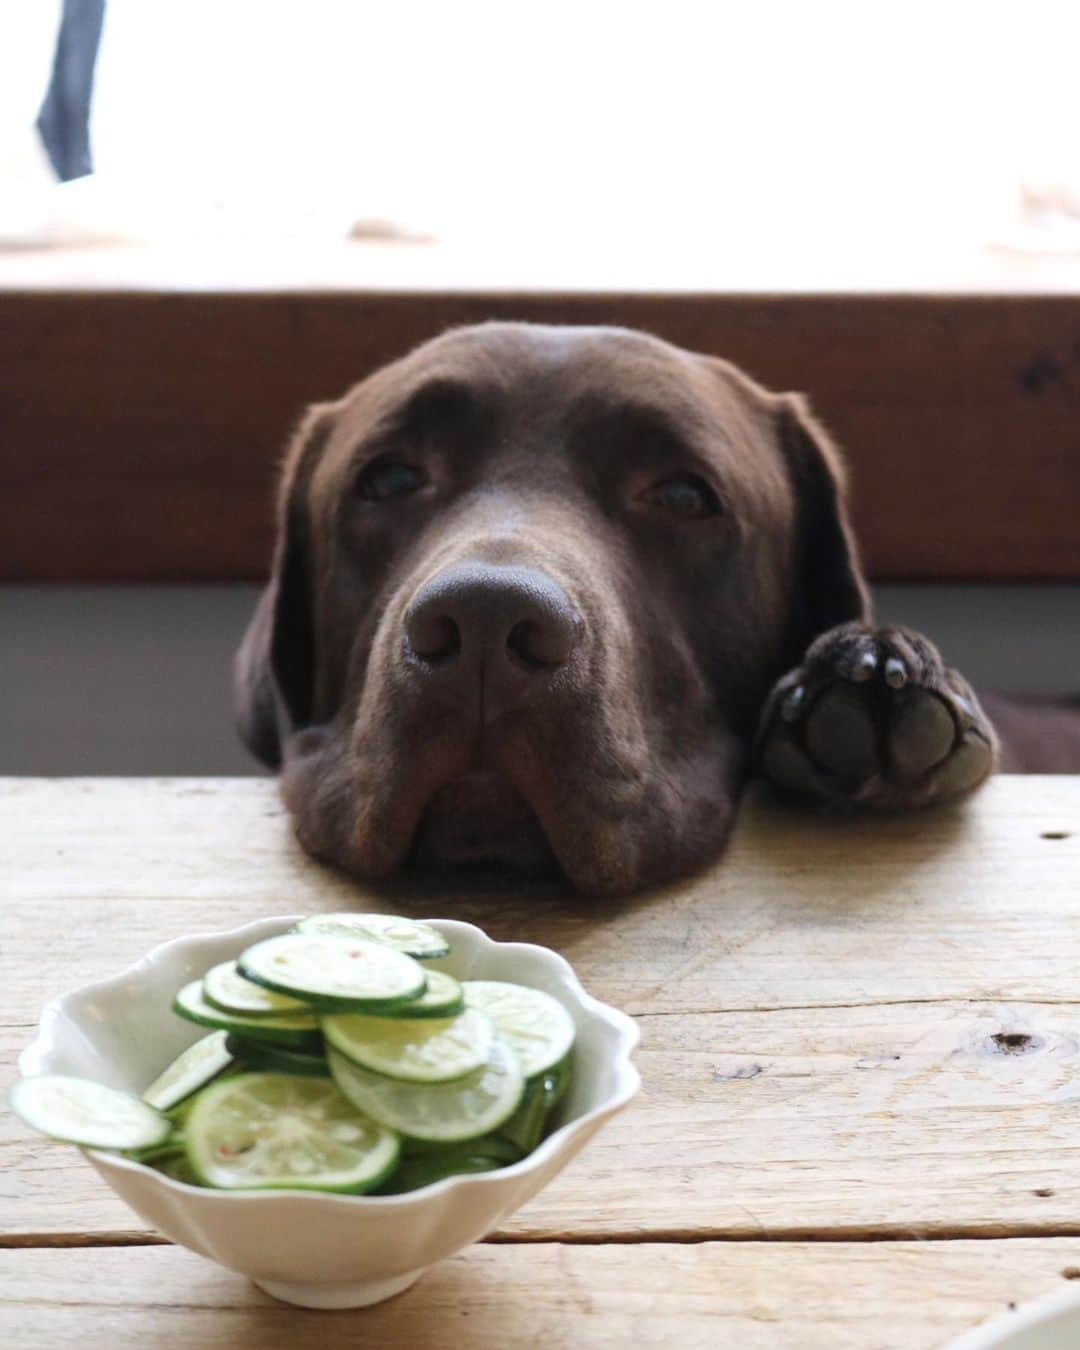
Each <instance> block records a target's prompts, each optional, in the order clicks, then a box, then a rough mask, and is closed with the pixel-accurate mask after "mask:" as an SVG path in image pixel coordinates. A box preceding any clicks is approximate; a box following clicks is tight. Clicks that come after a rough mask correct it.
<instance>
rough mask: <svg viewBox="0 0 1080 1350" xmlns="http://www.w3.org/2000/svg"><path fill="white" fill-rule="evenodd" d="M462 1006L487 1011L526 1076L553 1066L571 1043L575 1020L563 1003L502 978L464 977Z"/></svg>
mask: <svg viewBox="0 0 1080 1350" xmlns="http://www.w3.org/2000/svg"><path fill="white" fill-rule="evenodd" d="M464 989H465V1006H466V1007H467V1008H478V1009H479V1010H480V1011H481V1012H485V1013H487V1015H488V1016H489V1017H490V1018H491V1020H492V1021H493V1022H494V1023H495V1029H496V1030H497V1031H498V1033H499V1035H500V1036H501V1037H502V1038H503V1040H505V1041H507V1042H509V1044H510V1045H511V1047H512V1048H513V1050H514V1052H515V1054H516V1055H517V1057H518V1059H519V1060H520V1061H521V1068H522V1072H523V1073H524V1074H525V1077H526V1078H535V1077H536V1075H537V1074H538V1073H543V1072H544V1071H545V1070H546V1069H550V1068H553V1067H554V1066H555V1065H556V1064H558V1062H559V1060H560V1059H564V1058H565V1057H566V1055H567V1054H568V1053H569V1051H570V1047H571V1046H572V1045H573V1043H574V1021H573V1018H572V1017H571V1016H570V1014H569V1013H568V1012H567V1011H566V1009H565V1008H564V1007H563V1005H562V1004H561V1003H560V1002H559V1001H558V1000H557V999H554V998H552V997H551V995H550V994H545V993H544V992H543V991H542V990H540V989H529V988H527V987H526V986H525V985H523V984H505V983H504V982H503V981H502V980H466V981H465V984H464Z"/></svg>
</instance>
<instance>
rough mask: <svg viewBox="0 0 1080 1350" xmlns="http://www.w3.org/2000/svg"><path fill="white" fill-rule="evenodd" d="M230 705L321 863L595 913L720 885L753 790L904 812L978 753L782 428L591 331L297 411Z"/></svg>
mask: <svg viewBox="0 0 1080 1350" xmlns="http://www.w3.org/2000/svg"><path fill="white" fill-rule="evenodd" d="M236 708H237V717H238V722H239V727H240V731H241V734H242V735H243V737H244V739H245V741H246V742H247V744H248V746H249V747H250V748H251V749H252V750H253V751H254V752H255V754H256V755H258V756H259V757H260V758H261V759H262V760H263V761H264V762H265V763H267V764H268V765H272V766H280V768H281V771H282V785H283V794H284V798H285V801H286V803H287V805H288V807H289V809H290V811H291V812H292V814H293V817H294V819H295V823H296V829H297V832H298V835H299V838H300V840H301V842H302V843H303V845H304V847H305V848H307V849H308V850H309V851H310V852H311V853H312V854H314V855H315V856H317V857H319V858H323V859H326V860H328V861H330V862H333V863H336V864H338V865H340V866H342V867H344V868H346V869H348V870H349V871H352V872H354V873H357V874H359V875H361V876H365V877H371V878H377V877H382V876H385V875H386V874H388V873H390V872H393V871H394V870H395V869H397V868H399V867H401V866H402V864H404V863H406V862H407V861H418V862H421V863H428V864H437V865H441V866H445V865H450V864H461V863H471V862H477V861H491V862H497V863H505V864H510V865H512V866H514V867H516V868H521V869H524V870H526V871H529V872H539V871H545V870H559V871H561V872H562V873H563V874H564V875H565V877H566V878H567V879H568V880H569V881H570V883H571V884H572V885H573V886H574V887H576V888H577V889H578V890H579V891H582V892H584V893H588V894H592V895H613V894H623V893H626V892H631V891H634V890H637V889H638V888H640V887H644V886H647V885H650V884H653V883H656V882H659V881H662V880H666V879H668V878H671V877H674V876H677V875H679V874H680V873H684V872H687V871H689V870H691V869H693V868H696V867H698V866H700V865H701V864H702V863H704V862H706V861H707V860H708V859H710V858H711V857H713V856H714V855H715V854H716V853H717V851H718V850H719V848H720V846H721V844H722V843H723V841H724V838H725V836H726V834H727V832H728V829H729V827H730V825H731V822H732V818H733V814H734V811H735V807H736V803H737V800H738V796H739V791H740V787H741V785H742V783H743V782H744V780H745V778H746V776H747V774H748V772H749V771H750V768H751V766H752V765H753V764H756V765H757V766H758V768H759V769H760V771H761V772H762V773H764V774H765V775H766V776H767V777H769V778H770V779H772V780H773V782H774V783H775V784H777V785H779V786H780V787H781V788H783V789H785V790H786V791H788V792H793V793H796V794H799V795H801V796H804V797H807V798H812V799H815V800H818V801H823V802H830V803H851V804H857V805H859V806H863V807H889V808H904V807H917V806H922V805H924V804H926V803H930V802H936V801H941V800H944V799H946V798H950V797H956V796H958V795H960V794H962V793H967V792H970V791H971V790H972V789H973V788H975V787H976V786H977V785H978V784H979V783H981V782H982V781H983V779H985V778H986V776H987V775H988V774H989V773H990V772H991V771H992V770H993V768H994V766H995V763H996V761H997V759H998V756H999V747H998V742H997V737H996V735H995V732H994V729H993V727H992V726H991V723H990V721H989V720H988V718H987V716H986V714H985V713H984V712H983V710H982V708H981V706H980V704H979V701H978V699H977V698H976V697H975V695H974V693H973V692H972V690H971V688H970V687H969V686H968V684H967V682H966V681H965V680H964V679H963V677H962V676H961V675H959V674H958V673H957V672H956V671H954V670H950V669H948V668H947V667H946V666H945V665H944V664H943V662H942V660H941V657H940V656H939V655H938V652H937V650H936V649H935V648H934V646H933V645H932V644H931V643H930V642H928V641H927V640H926V638H924V637H921V636H920V635H918V634H917V633H913V632H910V631H907V630H904V629H899V628H875V627H873V626H872V624H871V622H870V617H869V604H868V598H867V590H866V585H865V583H864V580H863V577H862V574H861V571H860V568H859V561H858V554H857V550H856V546H855V542H854V540H853V538H852V533H851V528H850V524H849V521H848V516H847V510H846V507H845V500H844V481H843V473H842V469H841V465H840V462H839V459H838V457H837V453H836V451H835V449H834V448H833V446H832V445H831V444H830V442H829V439H828V437H827V435H826V434H825V432H824V431H823V430H822V427H821V426H820V425H819V424H818V423H817V422H816V421H815V420H814V418H813V417H812V416H811V414H810V413H809V411H808V410H807V406H806V404H805V403H804V401H803V400H802V398H800V397H799V396H797V395H790V394H781V395H776V394H771V393H769V392H767V391H766V390H764V389H762V388H761V387H760V386H759V385H757V384H755V383H754V382H753V381H752V380H751V379H749V378H748V377H747V376H745V375H744V374H742V373H741V372H740V371H739V370H737V369H736V368H735V367H734V366H731V365H729V364H727V363H726V362H724V361H720V360H716V359H714V358H712V357H706V356H699V355H694V354H692V353H690V352H686V351H682V350H680V349H678V348H676V347H673V346H670V345H669V344H667V343H665V342H662V341H659V340H657V339H655V338H652V337H648V336H646V335H644V334H641V333H634V332H628V331H623V330H619V329H609V328H549V327H539V326H531V325H526V324H487V325H483V326H480V327H475V328H467V329H462V330H459V331H455V332H451V333H448V334H446V335H444V336H442V337H440V338H438V339H436V340H435V341H433V342H430V343H428V344H426V345H425V346H423V347H421V348H420V349H419V350H417V351H415V352H413V353H412V354H411V355H410V356H408V357H406V358H405V359H404V360H401V361H398V362H396V363H395V364H393V365H391V366H388V367H386V368H385V369H383V370H380V371H378V372H377V373H376V374H374V375H372V376H371V377H370V378H369V379H366V380H364V381H363V382H362V383H361V384H359V385H357V386H356V387H355V388H354V389H352V390H351V391H350V392H349V393H348V394H346V395H345V397H344V398H343V399H341V400H340V401H339V402H336V403H327V404H322V405H318V406H316V407H314V408H312V409H311V410H310V412H309V413H308V415H307V417H306V418H305V420H304V422H303V424H302V426H301V427H300V430H299V432H298V433H297V435H296V437H295V439H294V441H293V444H292V448H291V450H290V451H289V454H288V458H287V461H286V465H285V474H284V481H283V484H282V489H281V496H280V510H279V536H278V545H277V552H276V557H275V561H274V567H273V577H272V580H271V582H270V585H269V586H268V587H267V589H266V592H265V594H264V595H263V597H262V599H261V601H260V603H259V606H258V609H257V611H256V613H255V616H254V619H253V620H252V623H251V626H250V628H249V630H248V633H247V636H246V638H245V640H244V643H243V646H242V648H241V650H240V653H239V655H238V658H237V667H236ZM1078 744H1080V737H1078Z"/></svg>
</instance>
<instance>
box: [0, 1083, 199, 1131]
mask: <svg viewBox="0 0 1080 1350" xmlns="http://www.w3.org/2000/svg"><path fill="white" fill-rule="evenodd" d="M8 1101H9V1102H10V1104H11V1109H12V1110H13V1111H14V1112H15V1114H16V1115H17V1116H20V1117H21V1118H22V1119H23V1120H24V1121H26V1123H27V1125H30V1126H31V1127H32V1128H33V1129H35V1130H38V1131H39V1132H40V1133H41V1134H47V1135H48V1136H49V1137H50V1138H51V1139H60V1140H62V1141H63V1142H64V1143H66V1144H80V1145H82V1146H83V1147H85V1148H115V1149H131V1148H151V1147H153V1146H154V1145H155V1144H161V1143H164V1141H165V1140H166V1139H167V1138H168V1137H169V1134H170V1133H171V1131H172V1124H171V1123H170V1122H169V1121H168V1120H166V1118H165V1117H164V1116H163V1115H162V1114H161V1112H160V1111H156V1110H155V1109H154V1107H152V1106H150V1105H148V1104H147V1103H146V1102H144V1101H142V1100H141V1099H140V1098H138V1097H136V1096H134V1094H133V1093H130V1092H121V1091H119V1089H117V1088H111V1087H106V1086H105V1085H104V1083H94V1082H92V1081H91V1080H90V1079H89V1078H72V1077H70V1076H69V1075H67V1074H59V1073H56V1074H45V1075H43V1076H42V1077H41V1078H20V1079H19V1081H18V1082H17V1083H16V1084H15V1086H14V1087H13V1088H12V1089H11V1093H10V1095H9V1097H8Z"/></svg>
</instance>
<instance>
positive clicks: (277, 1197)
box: [17, 914, 641, 1210]
mask: <svg viewBox="0 0 1080 1350" xmlns="http://www.w3.org/2000/svg"><path fill="white" fill-rule="evenodd" d="M303 917H305V916H304V915H303V914H282V915H268V916H267V917H266V918H263V919H253V920H251V921H250V922H248V923H245V924H241V925H239V927H236V928H228V929H215V930H211V931H206V932H199V933H186V934H184V935H183V936H182V937H177V938H169V939H168V940H167V941H165V942H159V943H158V944H157V945H156V946H154V947H151V948H150V950H149V951H148V952H146V954H145V955H144V956H142V957H140V958H139V959H138V960H137V961H135V962H133V963H132V964H131V965H130V966H127V967H126V968H125V969H124V970H122V971H120V972H119V973H118V974H116V975H110V976H107V977H106V978H105V979H103V980H94V981H92V982H91V983H89V984H84V985H80V986H79V987H78V988H77V989H72V990H69V991H68V992H67V993H66V994H60V995H58V996H57V997H55V998H52V999H50V1000H49V1001H48V1002H47V1003H46V1004H44V1006H43V1007H42V1010H41V1016H40V1018H39V1020H38V1027H37V1032H36V1034H35V1036H34V1039H33V1040H32V1041H31V1042H30V1044H29V1045H28V1046H27V1047H26V1048H25V1049H24V1050H23V1051H22V1052H21V1054H20V1055H19V1058H18V1061H17V1062H18V1067H19V1072H20V1075H21V1076H22V1077H26V1078H29V1077H35V1076H37V1075H36V1074H35V1073H27V1072H26V1071H25V1068H24V1066H25V1064H27V1063H29V1062H32V1061H33V1060H35V1059H38V1060H40V1059H41V1058H42V1057H43V1056H45V1055H47V1054H48V1051H49V1045H50V1042H52V1043H55V1042H56V1040H57V1038H56V1037H55V1035H53V1029H54V1027H55V1026H56V1024H58V1023H59V1022H60V1021H61V1020H62V1019H64V1018H67V1019H68V1020H70V1021H72V1022H75V1021H76V1020H77V1019H76V1018H74V1017H71V1015H70V1013H69V1012H68V1009H67V1007H66V1005H67V1004H68V1002H69V1001H70V1000H73V999H76V998H79V997H83V996H86V995H90V994H94V993H98V992H103V991H107V990H112V989H119V988H122V987H123V986H124V985H125V984H126V983H127V982H128V981H130V980H131V979H133V978H134V977H136V976H138V975H140V974H142V973H143V972H145V971H149V970H151V969H152V968H153V967H154V966H155V965H156V964H157V962H158V961H160V960H161V959H162V958H164V957H165V956H166V954H168V953H170V952H173V951H177V950H180V949H182V948H184V947H189V946H191V947H193V946H196V945H197V944H199V943H205V942H219V943H222V942H231V941H233V940H236V941H239V940H241V939H242V938H243V937H244V935H245V934H247V933H253V932H255V931H256V930H260V929H265V928H267V927H269V926H271V925H273V926H279V927H280V928H281V929H282V930H284V929H285V928H286V927H287V926H291V925H292V924H294V923H296V922H297V921H298V920H299V919H301V918H303ZM418 922H422V923H427V924H430V925H431V926H432V927H433V928H436V929H438V930H439V931H440V932H443V933H445V935H446V936H447V937H451V938H452V935H453V933H454V932H458V933H462V934H464V933H469V934H470V935H471V936H472V937H473V940H474V941H477V940H478V942H479V945H480V948H481V950H483V949H485V948H498V949H499V950H501V951H511V952H523V953H528V954H530V955H533V956H534V957H536V958H538V959H540V960H541V961H545V962H548V963H550V964H551V965H552V966H553V967H554V969H555V970H556V971H557V972H558V974H559V975H560V976H561V977H562V979H563V981H564V982H565V984H566V985H567V986H568V987H569V989H570V991H571V993H572V994H573V995H574V997H575V999H576V1000H577V1002H578V1004H579V1005H580V1007H581V1009H582V1010H583V1011H584V1012H586V1013H588V1014H590V1015H591V1016H593V1017H596V1018H598V1019H599V1020H600V1021H602V1022H605V1023H606V1024H607V1025H608V1026H610V1027H613V1028H614V1029H615V1030H616V1031H617V1032H618V1033H619V1042H618V1046H617V1049H616V1052H615V1054H614V1056H613V1068H614V1070H615V1087H614V1089H613V1090H612V1092H611V1093H610V1094H609V1096H608V1097H607V1098H606V1099H605V1100H604V1101H602V1102H600V1103H598V1104H597V1105H596V1106H593V1107H591V1108H590V1109H589V1110H588V1111H585V1112H583V1113H582V1114H581V1115H578V1116H575V1117H574V1118H573V1119H572V1120H568V1121H566V1122H565V1123H564V1124H562V1125H560V1126H559V1127H558V1129H556V1130H553V1131H552V1133H551V1134H549V1135H548V1136H547V1138H546V1139H544V1140H542V1141H541V1143H540V1144H538V1145H537V1147H536V1148H535V1149H533V1151H532V1152H531V1153H529V1154H527V1155H526V1156H525V1157H524V1158H522V1159H521V1160H520V1161H518V1162H516V1163H510V1164H508V1165H507V1166H505V1167H499V1168H495V1169H494V1170H492V1171H490V1172H478V1173H464V1174H460V1175H458V1176H450V1177H443V1178H442V1179H441V1180H440V1181H435V1182H431V1183H430V1184H429V1185H427V1186H421V1187H420V1188H418V1189H417V1190H415V1191H406V1192H405V1193H404V1194H402V1195H362V1194H361V1195H342V1194H339V1193H335V1192H332V1191H305V1190H290V1189H288V1188H287V1187H281V1188H280V1189H266V1190H250V1191H227V1190H214V1189H211V1190H210V1191H209V1194H212V1195H213V1196H214V1198H215V1199H220V1200H223V1201H229V1202H232V1203H235V1204H242V1205H258V1204H271V1203H273V1204H280V1202H281V1201H282V1200H284V1199H286V1198H288V1199H289V1200H291V1201H293V1202H295V1203H296V1204H297V1205H301V1206H304V1207H305V1208H310V1207H323V1206H333V1207H340V1208H345V1209H352V1208H355V1207H356V1206H357V1202H358V1201H359V1202H362V1203H363V1208H364V1209H365V1210H369V1209H373V1208H376V1207H377V1208H380V1209H385V1210H402V1209H410V1208H415V1207H417V1206H420V1205H423V1204H425V1203H427V1202H428V1201H430V1200H434V1199H435V1198H436V1197H437V1196H442V1195H445V1194H446V1193H448V1192H451V1191H461V1192H468V1191H482V1190H484V1189H485V1188H487V1187H491V1188H492V1189H494V1188H495V1187H496V1186H499V1185H500V1184H501V1183H502V1182H503V1181H504V1180H505V1179H508V1178H511V1177H518V1176H524V1175H527V1174H528V1173H529V1172H532V1171H537V1170H539V1169H540V1168H541V1167H542V1166H543V1165H544V1163H546V1162H547V1161H548V1160H549V1159H553V1158H555V1157H556V1156H557V1155H558V1154H559V1153H560V1152H561V1151H562V1149H563V1148H564V1147H565V1145H566V1144H568V1143H569V1142H570V1141H571V1140H572V1139H573V1138H574V1136H575V1135H576V1134H578V1133H579V1132H580V1131H582V1130H584V1129H586V1128H587V1127H588V1126H589V1125H590V1124H592V1123H593V1122H596V1123H600V1122H602V1121H604V1120H606V1119H607V1118H608V1117H609V1116H612V1115H614V1114H615V1113H616V1112H618V1111H620V1110H621V1109H622V1108H623V1107H624V1106H626V1105H627V1104H628V1103H629V1102H630V1101H631V1100H632V1099H633V1097H634V1096H635V1095H636V1094H637V1092H638V1090H639V1089H640V1087H641V1075H640V1074H639V1073H638V1071H637V1069H636V1068H635V1067H634V1064H633V1063H632V1062H631V1059H630V1056H631V1055H632V1054H633V1052H634V1050H635V1049H636V1047H637V1045H638V1042H639V1041H640V1039H641V1033H640V1031H639V1029H638V1026H637V1023H636V1022H635V1021H634V1019H633V1018H632V1017H630V1016H629V1014H627V1013H624V1012H622V1011H621V1010H620V1009H618V1008H613V1007H612V1006H611V1005H610V1004H607V1003H603V1002H601V1001H600V999H597V998H594V997H593V996H592V995H591V994H590V993H588V992H587V990H586V989H585V988H584V986H583V985H582V983H581V981H580V980H579V979H578V977H577V974H576V973H575V971H574V968H573V966H572V965H571V964H570V962H569V961H567V959H566V958H565V957H564V956H562V955H561V954H560V953H559V952H556V951H553V950H552V949H551V948H550V947H543V946H541V945H539V944H538V943H534V942H497V941H496V940H495V939H494V938H490V937H488V935H487V934H486V933H485V932H484V930H483V929H482V928H480V927H478V925H476V924H473V923H467V922H466V921H465V920H463V919H440V918H434V919H427V918H425V919H422V920H418ZM448 929H449V930H451V931H449V932H447V931H446V930H448ZM79 1151H80V1152H81V1153H84V1154H87V1155H90V1156H92V1157H93V1158H94V1160H95V1161H96V1162H100V1163H101V1164H103V1165H104V1166H105V1167H107V1168H112V1167H115V1168H117V1169H118V1170H120V1171H127V1172H134V1173H135V1174H137V1175H138V1176H140V1177H142V1178H145V1179H146V1180H148V1181H150V1182H151V1184H154V1185H157V1186H160V1187H162V1188H163V1189H165V1190H166V1191H173V1192H174V1193H176V1194H177V1195H180V1196H188V1195H193V1196H194V1195H198V1196H206V1195H207V1194H208V1191H207V1188H206V1187H204V1186H190V1185H188V1184H187V1183H186V1182H183V1181H175V1180H174V1179H173V1178H172V1177H168V1176H166V1175H165V1174H164V1173H163V1172H159V1171H157V1170H156V1169H155V1168H152V1167H148V1166H146V1164H144V1163H140V1162H136V1161H135V1160H134V1159H133V1158H126V1157H124V1155H123V1154H121V1153H115V1152H112V1151H111V1150H106V1149H86V1148H84V1149H80V1150H79Z"/></svg>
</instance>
